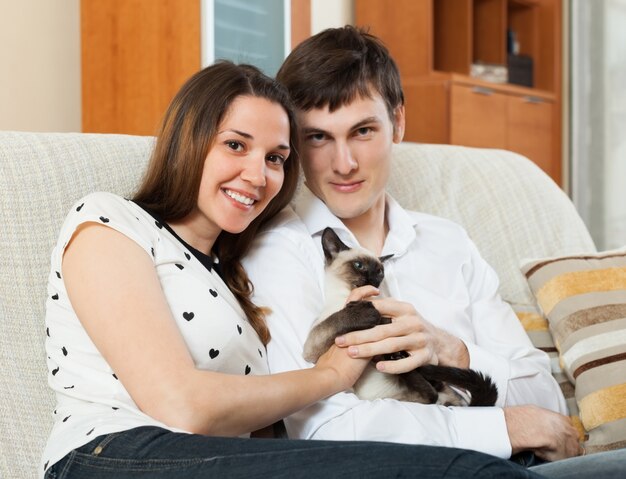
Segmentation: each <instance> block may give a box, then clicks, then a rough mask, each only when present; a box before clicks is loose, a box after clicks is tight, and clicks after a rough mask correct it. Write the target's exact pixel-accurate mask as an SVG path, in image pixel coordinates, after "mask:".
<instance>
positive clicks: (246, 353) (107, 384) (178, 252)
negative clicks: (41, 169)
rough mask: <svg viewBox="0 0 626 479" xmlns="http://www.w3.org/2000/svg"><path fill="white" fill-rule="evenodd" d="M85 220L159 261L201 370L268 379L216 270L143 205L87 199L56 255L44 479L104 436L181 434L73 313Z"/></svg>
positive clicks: (102, 196) (252, 335)
mask: <svg viewBox="0 0 626 479" xmlns="http://www.w3.org/2000/svg"><path fill="white" fill-rule="evenodd" d="M85 222H95V223H99V224H105V225H106V226H108V227H110V228H113V229H115V230H117V231H119V232H121V233H123V234H124V235H126V236H127V237H128V238H130V239H131V240H132V241H134V242H136V243H137V244H138V245H139V246H140V247H141V248H142V249H143V250H144V251H145V252H146V254H147V255H148V256H149V257H150V258H151V259H152V261H153V262H154V267H155V270H156V273H157V275H158V277H159V281H160V283H161V286H162V288H163V293H164V294H165V297H166V300H167V302H168V304H169V306H170V310H171V313H172V317H173V319H174V321H176V324H177V325H178V327H179V329H180V331H181V334H182V336H183V339H184V340H185V343H186V344H187V347H188V348H189V352H190V354H191V356H192V357H193V360H194V363H195V365H196V367H197V368H199V369H206V370H212V371H220V372H223V373H228V374H257V375H260V374H267V373H268V367H267V359H266V357H265V356H266V352H265V347H264V346H263V344H262V343H261V341H260V339H259V337H258V335H257V334H256V332H255V331H254V329H253V328H252V326H251V325H250V324H249V323H248V321H247V320H246V317H245V314H244V313H243V310H242V309H241V307H240V306H239V303H238V302H237V299H236V298H235V297H234V296H233V294H232V293H231V291H230V289H228V287H227V286H226V284H225V283H224V282H223V281H222V278H221V277H220V276H219V275H218V274H217V272H216V271H215V269H211V270H210V271H209V270H208V269H207V268H206V267H205V266H203V265H202V263H201V262H200V261H199V260H198V259H197V258H196V257H195V256H194V255H193V254H192V252H191V251H190V250H189V249H188V248H187V247H186V246H185V245H184V244H183V243H182V242H181V241H179V240H178V239H177V238H176V237H175V236H173V235H172V234H171V233H170V231H168V230H167V229H166V228H165V227H163V225H162V224H160V223H159V222H158V221H155V219H154V218H153V217H152V216H151V215H150V214H148V213H147V212H146V211H145V210H143V209H142V208H141V207H139V206H138V205H137V204H135V203H133V202H131V201H129V200H126V199H124V198H121V197H119V196H116V195H113V194H110V193H94V194H91V195H89V196H86V197H85V198H83V199H81V200H79V201H78V202H77V203H76V204H75V205H74V206H73V207H72V209H71V210H70V213H69V215H68V216H67V218H66V220H65V223H64V224H63V226H62V227H61V232H60V234H59V240H58V243H57V245H56V247H55V248H54V250H53V252H52V260H51V263H52V268H51V272H50V277H49V280H48V299H47V303H46V353H47V362H48V370H49V374H48V383H49V385H50V387H51V388H52V389H53V390H54V391H55V393H56V399H57V406H56V408H55V410H54V413H53V417H54V421H55V422H54V426H53V429H52V433H51V434H50V438H49V439H48V443H47V445H46V449H45V451H44V454H43V458H42V466H41V469H40V471H41V474H43V472H44V470H45V468H47V467H49V466H50V465H52V464H54V463H55V462H57V461H58V460H60V459H62V458H63V457H64V456H65V455H66V454H68V453H69V452H70V451H71V450H73V449H75V448H78V447H80V446H82V445H84V444H86V443H88V442H89V441H91V440H92V439H94V438H96V437H97V436H99V435H101V434H109V433H112V432H118V431H123V430H127V429H131V428H134V427H139V426H159V427H163V428H166V429H170V430H177V429H174V428H170V427H168V426H166V425H165V424H162V423H160V422H159V421H156V420H155V419H153V418H152V417H150V416H148V415H146V414H144V413H143V412H142V411H141V410H140V409H139V408H138V407H137V405H136V404H135V402H134V401H133V399H132V398H131V397H130V395H129V394H128V392H127V391H126V389H125V388H124V386H123V384H122V383H121V381H119V380H118V378H117V376H116V375H115V371H113V370H112V369H111V367H110V366H109V364H108V363H107V362H106V360H105V359H104V357H103V356H102V355H101V354H100V352H99V351H98V349H97V348H96V346H95V345H94V344H93V342H92V341H91V339H90V338H89V336H88V335H87V333H86V331H85V329H84V328H83V327H82V324H81V323H80V320H79V319H78V317H77V316H76V313H75V312H74V310H73V308H72V305H71V303H70V301H69V298H68V295H67V291H66V289H65V284H64V282H63V274H62V273H63V271H62V269H61V262H62V258H63V253H64V252H65V247H66V245H67V244H68V242H69V240H70V238H72V236H73V235H74V233H75V232H76V228H77V227H78V226H80V225H81V224H83V223H85ZM138 294H141V293H140V292H138ZM137 347H138V348H140V347H141V344H140V343H138V344H137ZM163 354H167V351H166V350H165V351H163Z"/></svg>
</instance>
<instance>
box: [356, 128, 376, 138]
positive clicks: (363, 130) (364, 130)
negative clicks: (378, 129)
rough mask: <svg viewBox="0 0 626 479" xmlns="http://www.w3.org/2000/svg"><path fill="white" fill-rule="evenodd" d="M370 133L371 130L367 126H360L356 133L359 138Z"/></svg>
mask: <svg viewBox="0 0 626 479" xmlns="http://www.w3.org/2000/svg"><path fill="white" fill-rule="evenodd" d="M371 131H372V129H371V128H370V127H369V126H362V127H361V128H359V129H358V130H357V131H356V132H357V134H358V135H360V136H365V135H367V134H368V133H370V132H371Z"/></svg>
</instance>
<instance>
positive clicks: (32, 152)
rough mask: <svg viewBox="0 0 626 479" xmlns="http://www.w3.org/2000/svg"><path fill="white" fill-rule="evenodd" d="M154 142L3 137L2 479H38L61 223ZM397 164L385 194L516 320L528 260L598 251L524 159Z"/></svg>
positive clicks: (422, 152) (120, 188)
mask: <svg viewBox="0 0 626 479" xmlns="http://www.w3.org/2000/svg"><path fill="white" fill-rule="evenodd" d="M153 144H154V139H153V138H151V137H138V136H126V135H103V134H83V133H29V132H0V168H1V174H0V195H1V198H0V221H1V225H0V228H1V235H0V241H1V244H0V267H1V269H0V328H1V329H0V346H1V347H0V368H1V371H2V372H1V374H0V477H2V478H6V479H9V478H20V479H23V478H29V477H36V475H37V472H38V468H39V467H40V455H41V452H42V449H43V446H44V443H45V441H46V438H47V436H48V433H49V429H50V427H51V424H52V410H53V408H54V397H53V395H52V394H51V391H50V390H49V389H48V387H47V368H46V357H45V352H44V339H45V328H44V315H45V310H44V303H45V298H46V294H47V288H46V282H47V276H48V273H49V263H50V253H51V250H52V247H53V245H54V243H55V241H56V237H57V234H58V230H59V228H60V226H61V223H62V221H63V219H64V217H65V215H66V213H67V212H68V210H69V208H70V206H71V204H72V203H73V202H74V201H75V200H76V199H78V198H79V197H81V196H82V195H85V194H87V193H89V192H93V191H111V192H115V193H118V194H121V195H124V196H129V195H131V194H132V192H133V190H134V188H135V187H136V185H137V184H138V181H139V179H140V176H141V174H142V171H143V170H144V167H145V165H146V163H147V160H148V157H149V155H150V151H151V149H152V147H153ZM393 155H394V159H393V166H392V175H391V180H390V184H389V191H390V192H391V194H392V195H393V196H394V197H395V198H396V199H397V200H398V201H399V202H400V203H401V204H402V205H404V206H405V207H407V208H409V209H414V210H420V211H425V212H429V213H433V214H436V215H440V216H444V217H447V218H450V219H452V220H454V221H456V222H458V223H460V224H462V225H463V226H464V227H465V228H466V229H467V231H468V232H469V234H470V236H471V237H472V238H473V240H474V241H475V242H476V243H477V245H478V248H479V250H480V251H481V252H482V253H483V255H484V257H485V258H486V260H487V261H488V262H489V263H490V264H491V265H492V266H493V267H494V268H495V270H496V271H497V273H498V274H499V277H500V279H501V294H502V296H503V297H504V299H505V300H507V301H509V302H510V303H511V304H512V305H514V307H515V308H516V311H520V312H521V314H524V313H525V312H526V313H528V312H531V311H535V312H536V302H535V298H534V295H533V292H532V291H531V289H530V288H529V286H528V282H527V281H526V278H525V276H524V275H523V274H522V272H521V271H520V264H521V263H522V261H523V260H524V259H526V258H542V257H550V256H558V255H567V254H570V253H579V252H582V251H584V252H595V247H594V244H593V241H592V239H591V237H590V235H589V233H588V231H587V229H586V227H585V225H584V224H583V222H582V220H581V219H580V217H579V216H578V214H577V212H576V210H575V208H574V206H573V205H572V203H571V202H570V200H569V198H568V197H567V196H566V195H565V194H564V193H563V192H562V190H561V189H559V188H558V186H557V185H556V184H554V183H553V182H552V180H550V179H549V178H548V176H547V175H545V174H544V173H543V172H542V171H541V170H540V169H539V168H537V167H536V166H535V165H534V164H533V163H532V162H531V161H529V160H528V159H526V158H524V157H522V156H519V155H517V154H514V153H511V152H508V151H503V150H490V149H474V148H467V147H459V146H448V145H423V144H412V143H403V144H400V145H397V146H396V147H395V149H394V153H393ZM533 314H535V313H533ZM544 333H545V331H544ZM548 334H549V333H548Z"/></svg>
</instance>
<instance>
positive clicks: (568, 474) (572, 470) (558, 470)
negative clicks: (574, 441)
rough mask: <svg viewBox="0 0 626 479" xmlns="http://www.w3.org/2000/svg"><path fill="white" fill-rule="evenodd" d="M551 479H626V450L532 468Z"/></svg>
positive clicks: (579, 457) (573, 458) (564, 460)
mask: <svg viewBox="0 0 626 479" xmlns="http://www.w3.org/2000/svg"><path fill="white" fill-rule="evenodd" d="M530 469H531V470H532V471H533V472H538V473H539V474H541V475H542V476H545V477H548V478H551V479H561V478H563V479H565V478H567V479H587V478H593V479H615V478H620V477H626V449H616V450H614V451H607V452H597V453H595V454H590V455H589V456H578V457H572V458H570V459H563V460H561V461H554V462H547V463H545V464H541V465H540V466H533V467H531V468H530Z"/></svg>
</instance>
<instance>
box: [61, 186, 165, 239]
mask: <svg viewBox="0 0 626 479" xmlns="http://www.w3.org/2000/svg"><path fill="white" fill-rule="evenodd" d="M85 223H96V224H100V225H103V226H108V227H110V228H112V229H115V230H117V231H119V232H121V233H123V234H124V235H126V236H128V237H129V238H131V239H132V240H134V241H135V242H137V243H139V244H141V245H142V247H144V248H148V250H149V245H150V243H152V242H153V239H154V238H153V237H154V236H157V235H158V234H157V233H158V230H157V228H155V226H154V220H153V219H152V217H151V216H150V215H149V214H148V213H147V212H146V211H144V210H143V209H142V208H141V207H140V206H139V205H137V204H136V203H134V202H133V201H132V200H130V199H127V198H124V197H122V196H119V195H116V194H114V193H109V192H103V191H99V192H95V193H90V194H88V195H86V196H83V197H82V198H80V199H79V200H78V201H76V202H75V203H74V204H73V205H72V207H71V208H70V211H69V213H68V214H67V217H66V219H65V222H64V224H63V226H62V228H61V233H60V238H59V240H60V242H61V243H62V244H67V242H68V241H69V239H70V238H71V237H72V236H73V235H74V233H75V231H76V229H77V228H78V227H79V226H80V225H82V224H85Z"/></svg>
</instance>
